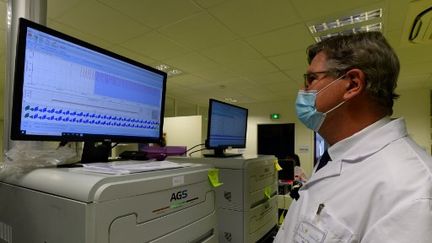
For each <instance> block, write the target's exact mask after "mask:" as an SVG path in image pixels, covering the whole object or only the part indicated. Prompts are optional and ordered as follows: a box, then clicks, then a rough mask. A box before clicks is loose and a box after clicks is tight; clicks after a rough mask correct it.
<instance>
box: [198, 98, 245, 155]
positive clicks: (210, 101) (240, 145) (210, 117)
mask: <svg viewBox="0 0 432 243" xmlns="http://www.w3.org/2000/svg"><path fill="white" fill-rule="evenodd" d="M215 103H219V104H222V105H225V106H229V107H233V108H236V109H241V110H244V111H246V115H245V116H246V119H245V124H244V128H245V129H244V132H243V134H244V136H243V137H244V143H243V144H232V145H220V146H212V145H210V130H211V128H212V116H213V104H215ZM248 116H249V110H248V109H247V108H244V107H240V106H238V105H233V104H230V103H227V102H223V101H220V100H216V99H213V98H211V99H209V109H208V121H207V138H206V140H205V147H206V149H215V150H225V149H228V148H246V141H247V125H248Z"/></svg>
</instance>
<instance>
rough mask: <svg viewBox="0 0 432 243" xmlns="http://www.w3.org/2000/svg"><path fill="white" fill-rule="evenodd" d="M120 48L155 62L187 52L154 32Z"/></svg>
mask: <svg viewBox="0 0 432 243" xmlns="http://www.w3.org/2000/svg"><path fill="white" fill-rule="evenodd" d="M121 46H123V47H125V48H127V49H130V50H133V51H136V52H137V53H140V54H141V55H144V56H148V57H150V58H153V59H156V60H164V59H167V58H172V57H175V56H179V55H184V54H186V53H188V52H189V51H188V50H187V49H185V48H183V47H181V46H179V45H178V44H176V43H175V42H173V41H171V40H170V39H168V38H166V37H165V36H163V35H161V34H159V33H157V32H155V31H153V32H151V33H147V34H144V35H141V36H139V37H137V38H134V39H131V40H128V41H126V42H123V43H121Z"/></svg>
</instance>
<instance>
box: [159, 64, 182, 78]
mask: <svg viewBox="0 0 432 243" xmlns="http://www.w3.org/2000/svg"><path fill="white" fill-rule="evenodd" d="M155 68H156V69H158V70H161V71H164V72H166V73H167V74H168V76H174V75H179V74H182V73H183V71H181V70H179V69H176V68H173V67H170V66H168V65H166V64H159V65H157V66H155Z"/></svg>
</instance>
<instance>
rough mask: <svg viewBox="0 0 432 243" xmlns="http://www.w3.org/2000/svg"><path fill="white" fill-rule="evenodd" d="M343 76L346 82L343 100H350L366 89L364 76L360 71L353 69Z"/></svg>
mask: <svg viewBox="0 0 432 243" xmlns="http://www.w3.org/2000/svg"><path fill="white" fill-rule="evenodd" d="M345 75H346V78H345V79H346V80H348V83H347V85H346V92H345V94H344V99H347V100H348V99H351V98H353V97H355V96H357V95H359V94H361V93H362V92H363V91H364V90H365V89H366V80H365V74H364V72H363V71H362V70H360V69H357V68H354V69H351V70H349V71H348V72H347V73H346V74H345Z"/></svg>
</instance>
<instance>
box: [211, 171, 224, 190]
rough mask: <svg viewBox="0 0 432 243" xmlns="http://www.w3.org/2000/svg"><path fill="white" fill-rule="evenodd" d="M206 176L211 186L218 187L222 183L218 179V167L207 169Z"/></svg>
mask: <svg viewBox="0 0 432 243" xmlns="http://www.w3.org/2000/svg"><path fill="white" fill-rule="evenodd" d="M208 178H209V180H210V183H211V184H212V186H213V187H219V186H221V185H222V184H223V183H221V182H220V181H219V169H216V168H213V169H210V170H209V171H208Z"/></svg>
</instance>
